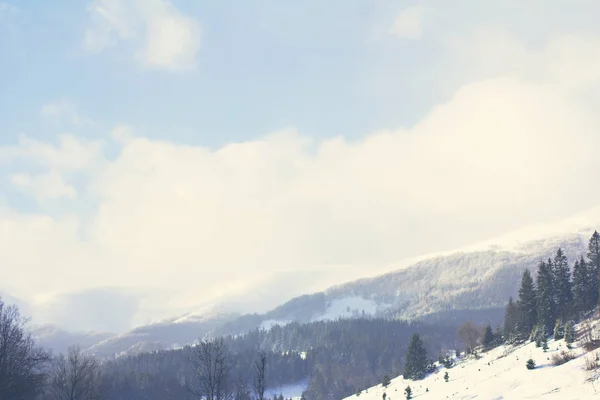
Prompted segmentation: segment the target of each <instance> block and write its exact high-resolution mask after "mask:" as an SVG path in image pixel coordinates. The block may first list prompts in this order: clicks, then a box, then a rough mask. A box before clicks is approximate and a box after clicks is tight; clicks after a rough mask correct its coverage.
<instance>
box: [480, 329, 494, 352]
mask: <svg viewBox="0 0 600 400" xmlns="http://www.w3.org/2000/svg"><path fill="white" fill-rule="evenodd" d="M481 343H482V344H483V348H484V349H486V350H487V349H491V348H492V347H493V346H494V332H492V327H491V326H490V325H488V326H486V327H485V330H484V331H483V339H482V340H481Z"/></svg>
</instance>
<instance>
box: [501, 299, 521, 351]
mask: <svg viewBox="0 0 600 400" xmlns="http://www.w3.org/2000/svg"><path fill="white" fill-rule="evenodd" d="M518 320H519V310H518V308H517V305H516V304H515V302H514V301H513V299H512V297H511V298H509V299H508V304H507V305H506V312H505V313H504V340H505V341H506V342H509V343H511V342H512V341H513V340H514V339H515V335H516V333H517V326H518Z"/></svg>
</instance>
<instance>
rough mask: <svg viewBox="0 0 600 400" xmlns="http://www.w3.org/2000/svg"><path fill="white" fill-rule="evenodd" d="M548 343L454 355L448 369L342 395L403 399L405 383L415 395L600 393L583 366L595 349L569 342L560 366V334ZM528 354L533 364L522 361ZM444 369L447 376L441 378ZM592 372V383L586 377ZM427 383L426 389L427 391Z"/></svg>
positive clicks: (493, 398)
mask: <svg viewBox="0 0 600 400" xmlns="http://www.w3.org/2000/svg"><path fill="white" fill-rule="evenodd" d="M548 345H549V347H550V349H549V350H548V351H547V352H544V351H543V350H542V348H541V347H535V343H528V344H526V345H521V346H518V347H511V346H500V347H498V348H496V349H493V350H491V351H489V352H487V353H483V354H481V356H482V358H480V359H479V360H475V359H473V358H470V359H466V360H459V361H458V363H457V364H456V365H455V366H453V367H452V368H450V369H446V368H444V367H443V366H438V369H437V370H436V372H434V373H432V374H430V375H428V376H427V377H426V378H425V379H423V380H421V381H411V380H405V379H403V377H402V376H400V377H398V378H396V379H393V380H392V381H391V384H390V385H389V386H388V387H387V388H383V387H382V386H381V385H378V386H375V387H372V388H369V389H368V390H363V391H362V393H361V394H360V396H357V395H356V394H354V395H352V396H349V397H348V398H347V399H346V400H381V399H382V398H383V394H384V393H385V394H386V400H404V399H405V398H406V397H405V394H404V389H405V388H406V387H407V386H410V387H411V389H412V394H413V398H414V399H419V400H421V399H422V400H427V399H486V400H488V399H490V400H500V399H503V400H509V399H542V398H543V399H561V400H566V399H568V400H580V399H595V398H600V392H596V390H599V391H600V382H597V381H596V380H597V378H598V376H597V375H596V376H595V375H593V373H592V372H588V371H586V370H585V362H586V357H589V358H592V359H593V358H594V357H596V355H597V354H599V353H598V351H599V350H595V351H593V352H590V353H587V354H586V353H585V352H584V351H583V349H581V348H577V347H576V346H574V348H573V350H571V351H572V352H573V353H574V354H575V355H577V356H578V358H576V359H574V360H571V361H569V362H567V363H565V364H563V365H560V366H553V365H552V362H551V360H552V356H553V355H554V354H559V353H560V352H561V351H562V350H565V351H569V350H568V349H567V348H566V345H565V342H564V340H560V341H554V340H550V341H549V342H548ZM530 358H532V359H533V360H534V361H535V363H536V368H535V369H533V370H528V369H527V368H526V366H525V364H526V362H527V360H528V359H530ZM446 371H448V375H449V381H448V382H445V381H444V373H445V372H446ZM591 377H593V383H592V382H591V381H590V380H589V378H591ZM427 389H429V391H428V392H427Z"/></svg>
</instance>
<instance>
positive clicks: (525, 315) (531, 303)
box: [504, 231, 600, 341]
mask: <svg viewBox="0 0 600 400" xmlns="http://www.w3.org/2000/svg"><path fill="white" fill-rule="evenodd" d="M599 295H600V234H598V232H597V231H595V232H594V234H593V235H592V237H591V238H590V239H589V242H588V249H587V254H586V257H583V256H581V257H580V258H579V259H578V260H576V261H575V263H574V264H573V268H571V267H570V265H569V261H568V260H567V257H566V256H565V254H564V252H563V251H562V249H560V248H559V249H558V250H557V251H556V255H555V256H554V258H549V259H548V260H542V261H540V263H539V265H538V267H537V272H536V279H535V282H534V279H533V276H532V274H531V272H530V271H529V270H528V269H527V270H525V271H524V272H523V277H522V279H521V285H520V288H519V298H518V299H517V301H516V302H515V301H514V300H513V299H512V298H510V299H509V301H508V304H507V306H506V312H505V317H504V337H505V339H506V340H509V341H514V340H524V339H527V338H531V337H532V334H533V336H539V337H546V336H549V335H554V334H558V335H561V334H563V331H564V329H565V326H567V328H568V327H569V326H570V325H572V322H573V321H574V320H577V319H578V318H581V317H582V316H583V315H585V314H586V313H588V312H590V311H591V310H593V309H594V308H595V307H596V306H597V305H598V300H599Z"/></svg>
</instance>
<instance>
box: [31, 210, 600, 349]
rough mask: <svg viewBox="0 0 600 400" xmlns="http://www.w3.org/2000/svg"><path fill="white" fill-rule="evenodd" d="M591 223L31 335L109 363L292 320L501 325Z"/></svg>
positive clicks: (581, 246) (590, 216)
mask: <svg viewBox="0 0 600 400" xmlns="http://www.w3.org/2000/svg"><path fill="white" fill-rule="evenodd" d="M596 221H598V222H600V207H596V208H594V209H592V210H590V211H588V212H586V213H582V214H579V215H576V216H575V217H573V218H570V219H569V220H566V221H563V222H561V223H560V224H552V225H540V226H536V227H530V228H527V229H523V230H521V231H518V232H515V233H513V234H511V235H507V236H504V237H501V238H498V239H495V240H490V241H487V242H485V243H481V244H478V245H476V246H471V247H469V248H465V249H461V250H457V251H453V252H447V253H444V254H437V255H430V256H425V257H421V258H420V260H418V261H416V262H414V263H412V264H409V265H408V266H403V267H402V268H399V269H398V270H396V271H394V272H390V273H387V274H385V275H381V276H377V277H372V278H366V279H360V280H357V281H354V282H350V283H346V284H343V285H340V286H336V287H332V288H330V289H328V290H325V291H324V292H319V293H314V294H308V295H304V296H300V297H296V298H294V299H292V300H290V301H288V302H286V303H284V304H282V305H280V306H278V307H277V308H275V309H273V310H271V311H269V312H267V313H264V314H245V315H240V314H235V313H216V314H205V315H203V316H196V315H188V316H183V317H178V318H173V319H171V320H166V321H163V322H160V323H154V324H151V325H147V326H142V327H139V328H136V329H133V330H132V331H130V332H127V333H124V334H120V335H108V334H98V333H94V334H73V333H68V332H64V331H62V330H60V329H57V328H49V327H44V328H42V329H39V330H36V331H35V335H36V336H38V338H39V340H40V342H41V343H42V344H43V345H45V346H47V347H49V348H52V349H54V350H56V351H62V350H64V348H65V345H66V344H67V343H71V344H73V343H74V344H79V345H81V346H82V347H84V348H86V349H88V350H90V351H92V352H94V353H95V354H97V355H98V356H104V357H109V356H113V355H118V354H123V353H137V352H142V351H151V350H157V349H165V348H176V347H179V346H183V345H185V344H189V343H192V342H194V341H195V340H197V339H198V338H201V337H203V336H205V335H207V334H211V335H228V334H231V335H237V334H242V333H245V332H247V331H249V330H252V329H256V328H263V329H268V328H269V327H271V326H273V325H275V324H286V323H288V322H291V321H296V322H311V321H316V320H325V319H337V318H353V317H356V316H380V317H389V318H404V319H415V318H419V319H424V320H429V321H432V320H436V321H440V322H443V321H453V322H456V321H459V322H460V321H463V320H474V321H475V322H480V323H482V322H486V323H487V322H490V323H492V324H498V323H500V322H501V320H502V316H503V309H504V306H505V304H506V302H507V300H508V297H509V296H513V297H516V295H517V287H518V283H519V281H520V278H521V275H522V273H523V270H524V269H525V268H529V269H531V270H532V272H534V270H535V268H536V266H537V264H538V263H539V261H540V260H542V259H547V258H548V257H553V256H554V253H555V252H556V250H557V248H558V247H561V248H562V249H563V250H564V251H565V253H566V255H567V257H568V258H569V260H570V261H571V262H573V260H574V259H575V258H576V257H579V256H581V255H582V254H585V252H586V249H587V242H588V239H589V237H590V236H591V234H592V233H593V231H594V228H595V226H594V225H590V224H593V223H594V222H596ZM598 226H600V224H599V225H598Z"/></svg>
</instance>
